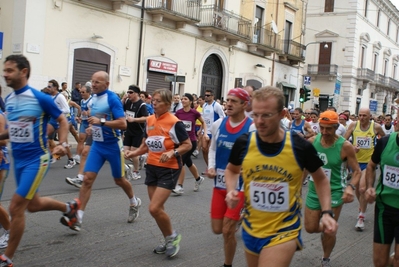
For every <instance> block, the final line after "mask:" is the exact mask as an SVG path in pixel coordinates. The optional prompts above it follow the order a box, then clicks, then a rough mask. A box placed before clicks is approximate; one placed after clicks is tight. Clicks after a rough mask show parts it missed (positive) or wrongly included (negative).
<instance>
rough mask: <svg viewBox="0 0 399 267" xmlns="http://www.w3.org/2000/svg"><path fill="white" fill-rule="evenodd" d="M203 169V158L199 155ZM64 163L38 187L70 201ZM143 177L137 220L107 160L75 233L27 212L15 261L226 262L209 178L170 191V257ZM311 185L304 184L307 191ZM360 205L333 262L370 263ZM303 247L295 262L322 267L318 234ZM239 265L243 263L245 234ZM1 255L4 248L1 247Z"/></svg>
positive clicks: (353, 207) (345, 219)
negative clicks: (130, 217) (178, 192)
mask: <svg viewBox="0 0 399 267" xmlns="http://www.w3.org/2000/svg"><path fill="white" fill-rule="evenodd" d="M194 163H195V164H196V165H197V166H198V168H199V170H200V171H203V170H205V164H204V161H203V160H202V158H199V159H194ZM64 164H66V162H65V160H63V161H58V162H57V163H55V164H53V165H52V166H51V169H50V171H49V173H48V174H47V176H46V178H45V179H44V180H43V182H42V185H41V187H40V194H41V195H45V196H52V197H53V198H55V199H58V200H60V201H68V200H71V199H73V198H75V197H77V196H78V189H77V188H74V187H72V186H70V185H68V184H66V183H65V177H66V176H74V175H76V174H77V167H75V168H74V169H71V170H66V169H64V168H63V165H64ZM141 174H142V177H143V178H142V179H140V180H136V181H133V182H132V185H133V188H134V192H135V194H136V196H138V197H140V198H141V199H142V202H143V204H142V208H141V210H140V216H139V218H138V219H137V220H136V221H135V222H134V223H132V224H128V223H127V222H126V221H127V214H128V199H127V197H126V196H125V194H124V193H123V191H122V190H121V189H120V188H117V187H116V186H115V185H114V183H113V179H112V178H111V172H110V168H109V165H108V164H107V163H106V164H105V165H104V167H103V169H102V170H101V172H100V174H99V176H98V178H97V180H96V182H95V183H94V187H93V193H92V196H91V199H90V202H89V204H88V206H87V208H86V211H85V215H84V220H83V224H82V231H81V232H79V233H77V232H74V231H72V230H70V229H68V228H67V227H65V226H63V225H61V224H60V223H59V219H60V216H61V213H60V212H56V211H49V212H39V213H35V214H31V213H27V214H26V230H25V233H24V236H23V239H22V241H21V243H20V246H19V248H18V250H17V252H16V254H15V258H14V266H139V267H140V266H143V267H144V266H145V267H150V266H165V267H167V266H204V267H205V266H221V265H222V264H223V258H224V257H223V238H222V236H220V235H214V234H213V233H212V231H211V227H210V219H209V203H210V200H211V192H212V186H213V184H212V180H210V179H206V180H205V182H204V183H203V185H202V186H201V189H200V191H199V192H193V186H194V179H193V178H192V177H191V175H189V171H186V177H187V178H186V181H185V183H184V188H185V194H184V195H182V196H173V195H172V196H171V197H170V198H169V199H168V201H167V203H166V206H165V208H166V211H167V212H168V214H169V215H170V217H171V219H172V223H173V227H174V228H175V229H176V230H177V231H178V232H180V233H181V234H182V241H181V249H180V252H179V254H178V255H177V256H176V257H175V258H173V259H167V258H166V257H165V256H164V255H157V254H154V253H153V252H152V249H153V248H154V247H155V246H156V245H158V244H159V243H160V241H161V240H162V235H161V233H160V231H159V229H158V227H157V225H156V223H155V221H154V220H153V219H152V217H151V215H150V214H149V212H148V210H147V208H148V204H149V199H148V196H147V190H146V186H145V185H144V176H145V174H144V171H141ZM14 189H15V186H14V175H13V172H12V171H11V172H10V175H9V178H8V179H7V181H6V185H5V191H4V194H3V202H2V203H3V205H4V206H8V205H9V202H8V200H9V199H10V198H11V196H12V194H13V192H14ZM306 191H307V187H304V189H303V194H304V195H305V194H306ZM357 208H358V205H357V202H355V203H351V204H346V205H345V207H344V208H343V210H342V213H341V218H340V220H339V233H338V238H337V244H336V247H335V249H334V251H333V254H332V257H331V264H332V266H337V267H338V266H342V267H343V266H351V267H353V266H366V267H367V266H373V265H372V226H373V221H372V213H373V207H370V208H369V211H368V213H367V217H366V221H365V224H366V229H365V231H364V232H356V231H355V230H354V225H355V223H356V218H357ZM302 237H303V242H304V244H305V246H304V249H303V250H302V251H300V252H297V253H296V254H295V258H294V260H293V261H292V264H291V266H297V267H304V266H320V257H321V256H322V249H321V244H320V235H319V234H307V233H306V232H305V231H303V232H302ZM237 239H238V245H237V252H236V257H235V259H234V266H246V264H245V258H244V250H243V244H242V242H241V238H240V232H238V233H237ZM0 252H1V251H0Z"/></svg>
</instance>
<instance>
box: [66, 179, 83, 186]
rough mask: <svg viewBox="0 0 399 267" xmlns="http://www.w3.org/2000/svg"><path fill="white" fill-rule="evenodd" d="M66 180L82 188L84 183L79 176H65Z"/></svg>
mask: <svg viewBox="0 0 399 267" xmlns="http://www.w3.org/2000/svg"><path fill="white" fill-rule="evenodd" d="M65 182H67V184H70V185H73V186H75V187H77V188H81V187H82V184H83V180H80V179H79V178H78V177H73V178H69V177H67V178H65Z"/></svg>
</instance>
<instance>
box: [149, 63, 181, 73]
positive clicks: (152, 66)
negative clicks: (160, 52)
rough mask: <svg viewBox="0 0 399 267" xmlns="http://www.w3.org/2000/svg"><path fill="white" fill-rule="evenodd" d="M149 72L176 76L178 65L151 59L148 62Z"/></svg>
mask: <svg viewBox="0 0 399 267" xmlns="http://www.w3.org/2000/svg"><path fill="white" fill-rule="evenodd" d="M148 70H150V71H157V72H164V73H170V74H176V73H177V64H175V63H169V62H163V61H158V60H152V59H150V60H148Z"/></svg>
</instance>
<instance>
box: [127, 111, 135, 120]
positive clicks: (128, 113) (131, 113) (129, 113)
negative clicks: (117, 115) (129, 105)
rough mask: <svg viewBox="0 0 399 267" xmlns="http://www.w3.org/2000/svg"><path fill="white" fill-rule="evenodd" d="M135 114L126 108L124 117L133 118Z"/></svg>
mask: <svg viewBox="0 0 399 267" xmlns="http://www.w3.org/2000/svg"><path fill="white" fill-rule="evenodd" d="M135 115H136V113H134V112H133V111H129V110H126V118H128V117H130V118H134V116H135Z"/></svg>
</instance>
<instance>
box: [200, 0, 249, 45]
mask: <svg viewBox="0 0 399 267" xmlns="http://www.w3.org/2000/svg"><path fill="white" fill-rule="evenodd" d="M198 26H199V27H203V28H204V27H212V28H215V29H218V30H221V31H224V32H226V33H231V34H234V35H237V36H239V37H241V38H245V39H249V38H250V31H251V21H250V20H249V19H246V18H243V17H241V16H239V15H237V14H234V13H232V12H230V11H227V10H224V9H221V8H219V7H217V6H215V5H207V6H203V7H202V8H201V21H200V23H198Z"/></svg>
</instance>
